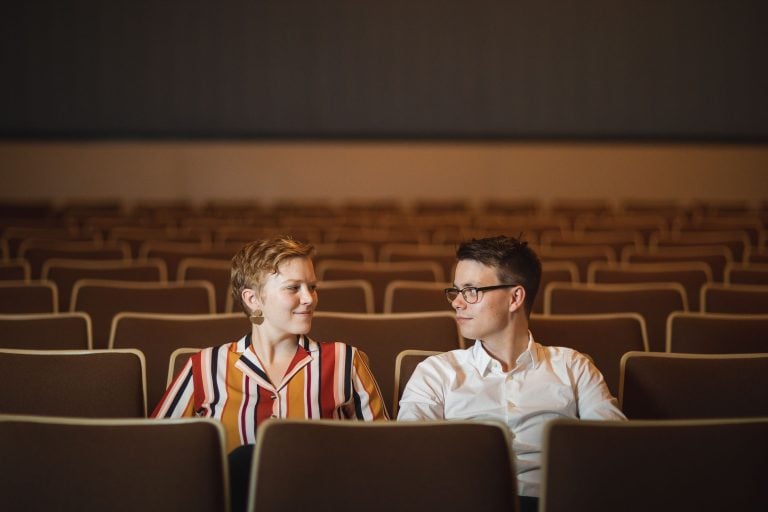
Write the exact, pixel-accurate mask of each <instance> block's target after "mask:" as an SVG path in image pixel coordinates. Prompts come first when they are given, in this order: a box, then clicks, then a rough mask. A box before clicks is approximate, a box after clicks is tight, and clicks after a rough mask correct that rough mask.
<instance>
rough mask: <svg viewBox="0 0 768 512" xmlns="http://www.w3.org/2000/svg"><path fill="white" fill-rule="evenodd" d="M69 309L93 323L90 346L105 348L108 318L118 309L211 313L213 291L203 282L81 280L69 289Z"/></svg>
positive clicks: (212, 309)
mask: <svg viewBox="0 0 768 512" xmlns="http://www.w3.org/2000/svg"><path fill="white" fill-rule="evenodd" d="M70 311H84V312H85V313H88V315H90V317H91V321H92V322H93V346H94V348H106V347H107V344H108V342H109V336H110V327H111V325H112V319H113V318H114V317H115V315H117V314H118V313H121V312H141V313H179V314H213V313H214V312H215V303H214V290H213V286H212V285H211V283H208V282H206V281H190V282H186V283H175V282H171V283H150V282H142V283H140V282H128V281H108V280H100V279H81V280H79V281H77V282H76V283H75V285H74V287H73V289H72V301H71V303H70Z"/></svg>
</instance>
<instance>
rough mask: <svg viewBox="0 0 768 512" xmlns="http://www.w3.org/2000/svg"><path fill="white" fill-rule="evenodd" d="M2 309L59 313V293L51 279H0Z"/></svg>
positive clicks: (5, 311)
mask: <svg viewBox="0 0 768 512" xmlns="http://www.w3.org/2000/svg"><path fill="white" fill-rule="evenodd" d="M0 311H1V312H2V313H3V314H9V315H10V314H14V313H58V311H59V293H58V289H57V288H56V284H55V283H53V282H51V281H0Z"/></svg>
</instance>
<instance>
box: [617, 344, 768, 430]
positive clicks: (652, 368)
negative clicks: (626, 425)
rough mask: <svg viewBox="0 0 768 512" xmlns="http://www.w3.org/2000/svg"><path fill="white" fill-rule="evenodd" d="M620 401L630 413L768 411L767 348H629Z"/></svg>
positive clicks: (688, 415)
mask: <svg viewBox="0 0 768 512" xmlns="http://www.w3.org/2000/svg"><path fill="white" fill-rule="evenodd" d="M619 404H620V406H621V410H622V411H623V412H624V414H625V415H626V416H627V418H629V419H656V420H677V419H697V418H746V417H760V416H762V417H768V354H767V353H763V354H667V353H663V352H629V353H627V354H624V357H622V359H621V391H620V393H619Z"/></svg>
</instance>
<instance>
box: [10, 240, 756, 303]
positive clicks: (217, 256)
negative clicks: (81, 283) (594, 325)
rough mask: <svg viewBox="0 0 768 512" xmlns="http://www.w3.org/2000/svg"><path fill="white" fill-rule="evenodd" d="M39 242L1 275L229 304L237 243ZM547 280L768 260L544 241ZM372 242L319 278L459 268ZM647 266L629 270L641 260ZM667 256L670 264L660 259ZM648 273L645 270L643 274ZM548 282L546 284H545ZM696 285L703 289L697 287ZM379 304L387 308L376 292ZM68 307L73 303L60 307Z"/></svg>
mask: <svg viewBox="0 0 768 512" xmlns="http://www.w3.org/2000/svg"><path fill="white" fill-rule="evenodd" d="M27 242H35V243H34V244H33V245H31V246H29V247H26V248H25V250H24V251H23V252H22V256H20V257H17V258H14V259H6V260H0V280H10V279H13V280H30V279H35V280H37V279H50V280H53V281H54V282H56V284H57V285H58V286H59V288H60V291H61V292H63V293H61V294H60V297H61V301H62V305H63V304H64V303H66V302H67V301H68V299H69V294H70V292H71V287H72V283H73V282H74V281H75V280H76V279H85V278H91V279H113V280H130V281H166V280H167V279H169V278H170V279H171V280H174V279H175V280H178V281H186V280H196V279H203V280H209V281H211V282H212V284H213V285H214V287H215V289H216V291H217V304H218V311H219V312H223V309H222V308H223V307H225V298H226V296H227V286H228V284H229V275H228V274H229V269H230V264H229V260H230V259H231V257H232V256H233V255H234V253H235V252H236V250H237V249H236V248H232V247H231V248H229V249H221V250H218V249H217V250H206V249H203V248H201V247H200V246H197V245H192V246H190V245H188V244H179V243H173V242H145V244H144V246H145V248H144V249H142V251H141V253H140V256H139V257H137V258H131V256H130V255H129V253H128V251H127V248H126V247H125V246H124V245H122V246H121V245H120V244H118V245H113V246H95V245H91V244H90V243H88V242H85V243H83V242H62V241H52V240H36V241H29V240H28V241H27ZM539 253H540V255H541V258H542V261H543V271H544V275H543V282H544V284H546V283H548V282H551V281H565V282H594V283H601V282H602V283H606V282H608V283H610V282H649V281H657V282H658V281H676V282H680V283H681V284H684V285H685V287H686V289H688V290H689V301H691V302H695V300H696V297H695V296H694V295H697V292H698V289H699V288H700V286H701V285H702V284H703V283H704V282H717V283H722V282H724V283H733V284H767V283H768V278H766V275H768V263H765V262H762V260H761V258H760V256H761V255H760V254H757V253H755V254H754V255H753V260H750V261H749V262H746V263H744V262H737V261H734V260H733V258H732V257H731V256H730V254H731V252H730V250H729V249H728V247H726V246H724V245H719V244H717V245H710V246H697V247H691V246H686V247H674V248H673V247H668V248H656V249H654V250H641V251H637V250H635V249H628V250H625V251H624V253H623V256H622V259H621V260H620V261H619V260H617V259H616V257H615V254H614V252H613V250H612V249H611V248H610V247H608V246H573V247H557V248H552V249H539ZM370 254H372V250H371V247H370V244H364V243H344V244H321V245H319V246H317V255H316V256H315V258H314V259H315V264H316V272H317V275H318V278H319V279H321V280H324V281H332V280H347V279H365V280H368V281H370V282H371V283H372V285H373V286H374V292H375V295H376V296H377V297H378V298H379V299H380V298H381V297H382V296H383V292H384V287H385V286H386V284H388V283H389V282H391V281H394V280H408V281H433V282H446V281H449V280H450V279H451V277H452V275H453V267H454V265H455V262H456V258H455V247H453V246H446V245H418V244H398V243H392V244H384V245H382V247H381V258H382V260H383V261H372V260H371V257H370V256H369V255H370ZM651 263H653V264H657V265H660V266H659V267H658V268H657V270H658V272H657V273H653V271H654V269H655V267H646V271H645V272H640V273H638V272H636V273H634V274H633V273H632V272H630V270H631V268H630V267H635V268H636V269H638V270H641V269H642V267H636V265H638V264H646V265H647V264H651ZM661 264H666V267H665V265H661ZM640 274H644V275H640ZM542 289H543V286H542ZM690 292H696V293H695V294H694V293H690ZM376 302H377V305H376V310H377V311H381V310H382V304H383V303H382V302H381V300H377V301H376ZM61 309H62V310H65V309H66V307H61Z"/></svg>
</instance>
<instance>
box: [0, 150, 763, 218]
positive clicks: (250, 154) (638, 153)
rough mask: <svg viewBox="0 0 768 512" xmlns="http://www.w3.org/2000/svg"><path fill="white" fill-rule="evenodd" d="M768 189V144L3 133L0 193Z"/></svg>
mask: <svg viewBox="0 0 768 512" xmlns="http://www.w3.org/2000/svg"><path fill="white" fill-rule="evenodd" d="M100 197H109V198H119V199H123V200H125V201H126V202H128V203H130V202H132V201H135V200H137V199H186V200H191V201H194V202H200V201H204V200H206V199H211V198H216V199H219V198H222V199H256V200H259V201H261V202H263V203H264V204H269V203H271V202H273V201H275V200H278V199H291V198H295V199H301V200H305V199H320V200H328V201H333V202H341V201H344V200H348V199H375V198H398V199H401V200H403V201H404V202H405V203H408V202H409V201H412V200H413V199H415V198H422V197H423V198H455V197H466V198H469V199H470V200H472V201H473V202H479V201H482V200H484V199H488V198H528V197H533V198H538V199H540V200H542V201H543V202H544V203H546V202H548V201H550V200H552V199H557V198H595V197H597V198H601V197H608V198H612V199H613V200H615V201H616V202H618V201H620V200H622V199H626V198H648V199H678V200H680V201H683V202H688V201H690V200H691V199H717V200H747V201H749V202H752V203H757V202H758V201H761V200H764V199H768V146H765V145H763V146H740V145H679V144H663V145H652V144H597V143H589V144H575V143H573V144H569V143H562V144H561V143H508V142H500V143H495V142H494V143H483V142H477V143H475V142H459V143H452V142H157V143H153V142H80V143H40V142H36V143H31V142H30V143H25V142H14V141H10V142H9V141H6V142H0V199H32V198H52V199H56V200H60V201H64V200H67V199H90V198H100Z"/></svg>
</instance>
